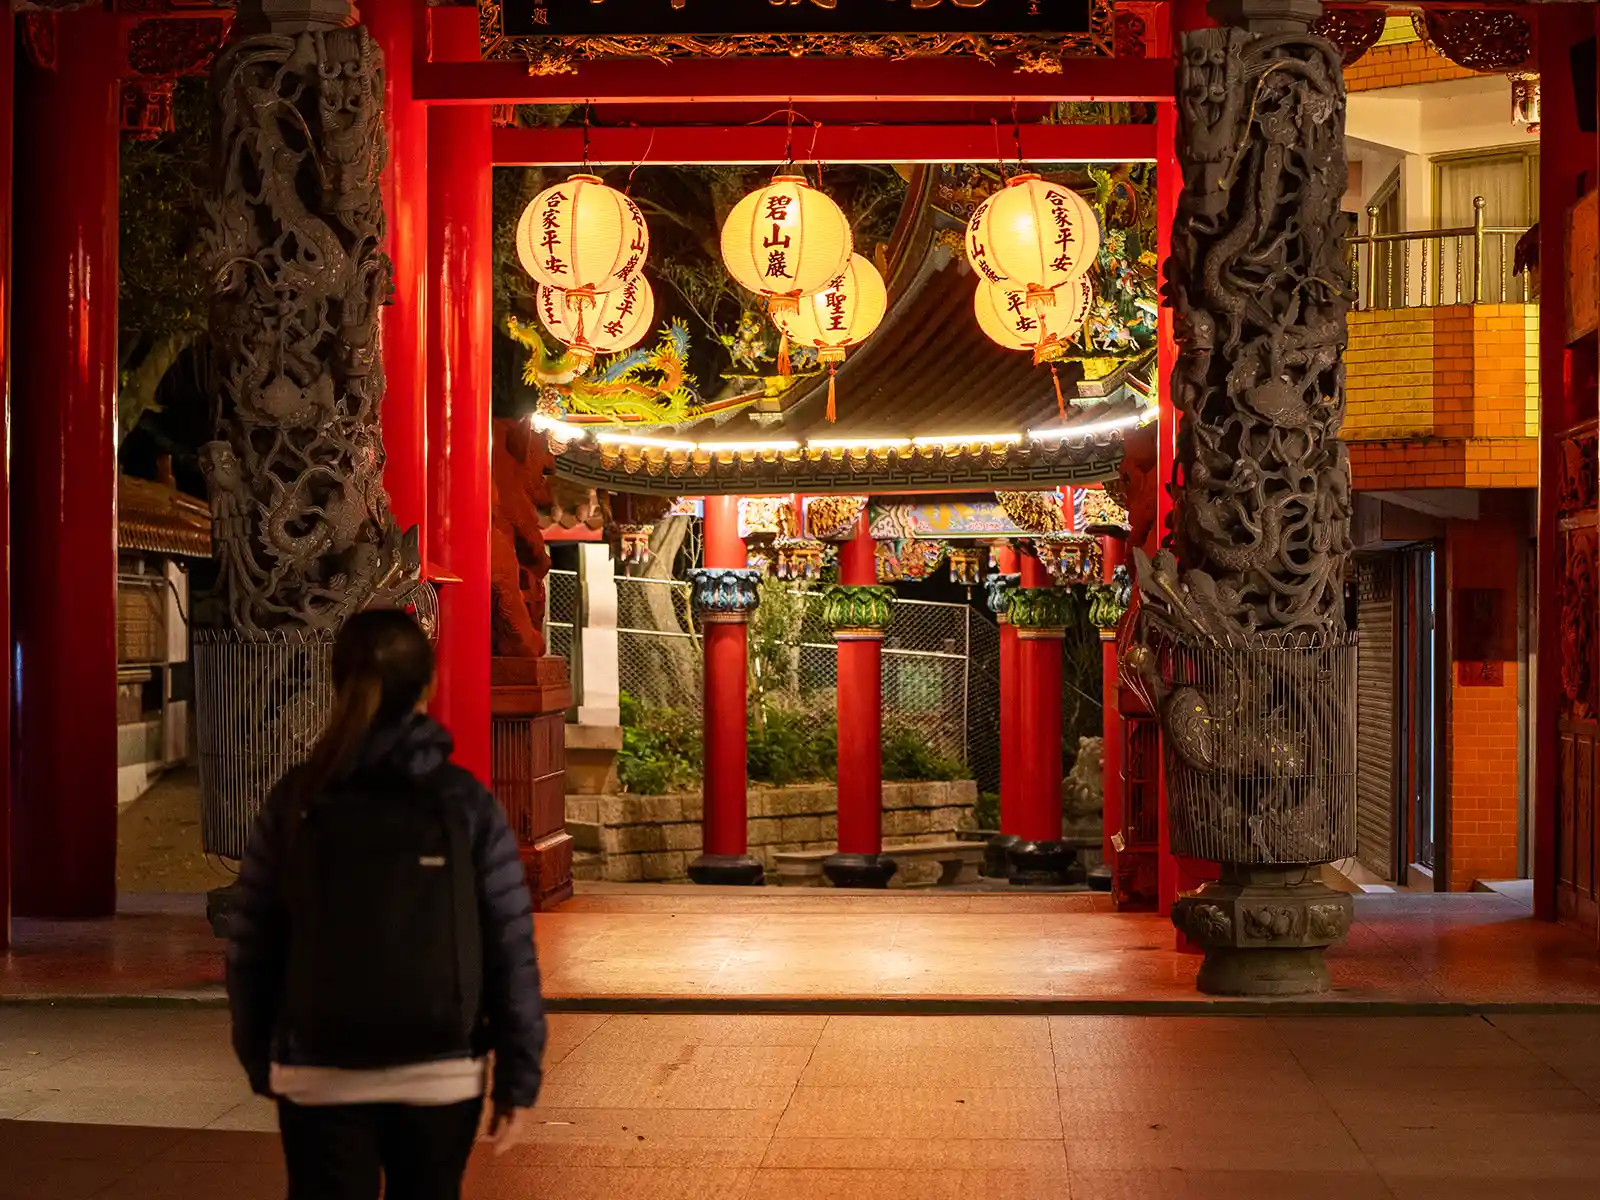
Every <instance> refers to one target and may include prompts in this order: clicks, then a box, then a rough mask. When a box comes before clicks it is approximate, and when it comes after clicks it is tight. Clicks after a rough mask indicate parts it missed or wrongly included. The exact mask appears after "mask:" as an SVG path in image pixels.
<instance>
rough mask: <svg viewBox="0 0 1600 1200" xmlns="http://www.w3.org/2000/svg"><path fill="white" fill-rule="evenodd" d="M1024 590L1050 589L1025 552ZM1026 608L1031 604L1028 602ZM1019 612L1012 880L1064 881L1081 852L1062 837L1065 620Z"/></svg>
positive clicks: (1026, 882)
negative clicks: (1017, 769) (1019, 769)
mask: <svg viewBox="0 0 1600 1200" xmlns="http://www.w3.org/2000/svg"><path fill="white" fill-rule="evenodd" d="M1022 587H1023V589H1024V591H1050V590H1053V589H1054V583H1053V581H1052V580H1051V578H1050V573H1049V572H1048V571H1047V570H1046V569H1045V566H1044V564H1043V563H1042V562H1040V561H1039V559H1038V558H1037V557H1035V556H1034V555H1032V554H1023V556H1022ZM1022 607H1023V610H1026V609H1027V608H1028V607H1029V606H1028V605H1027V604H1026V603H1024V605H1023V606H1022ZM1022 616H1023V613H1022V612H1021V611H1019V612H1014V613H1013V618H1014V619H1017V620H1018V626H1017V675H1018V679H1017V743H1018V750H1019V754H1018V758H1019V760H1020V763H1021V767H1022V777H1021V779H1020V780H1019V781H1018V789H1017V836H1018V837H1020V838H1021V839H1022V840H1021V841H1019V842H1018V843H1017V844H1016V845H1015V846H1013V847H1012V848H1011V852H1010V857H1011V882H1012V883H1014V884H1023V885H1036V884H1050V883H1064V882H1067V880H1068V879H1069V877H1070V873H1071V868H1072V866H1073V865H1074V863H1075V860H1076V855H1074V854H1073V852H1072V851H1070V850H1068V849H1067V848H1066V847H1065V846H1064V845H1063V844H1062V842H1061V780H1062V775H1063V772H1062V766H1061V641H1062V638H1063V637H1064V636H1065V630H1064V628H1063V626H1064V624H1065V622H1064V620H1062V621H1061V622H1060V623H1059V624H1058V623H1057V622H1055V621H1051V620H1046V621H1044V622H1040V621H1039V620H1038V619H1036V618H1033V617H1030V618H1029V619H1028V620H1026V621H1024V620H1021V617H1022Z"/></svg>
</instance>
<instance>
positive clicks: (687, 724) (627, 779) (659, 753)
mask: <svg viewBox="0 0 1600 1200" xmlns="http://www.w3.org/2000/svg"><path fill="white" fill-rule="evenodd" d="M620 708H621V712H622V717H621V721H622V752H621V753H620V754H618V755H617V778H618V779H619V780H620V781H621V782H622V789H623V790H624V791H627V792H633V793H634V794H636V795H641V796H655V795H660V794H661V793H663V792H683V791H692V790H693V789H694V788H695V787H697V786H699V783H700V761H701V747H700V722H699V721H698V720H697V719H695V718H694V717H692V716H689V715H688V714H686V713H682V712H679V711H678V710H677V709H674V708H657V707H654V706H652V705H647V704H641V703H640V702H639V701H638V700H636V699H634V697H632V696H630V695H628V693H626V692H624V693H623V694H622V697H621V701H620Z"/></svg>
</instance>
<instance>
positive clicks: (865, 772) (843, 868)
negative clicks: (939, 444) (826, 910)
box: [823, 509, 895, 887]
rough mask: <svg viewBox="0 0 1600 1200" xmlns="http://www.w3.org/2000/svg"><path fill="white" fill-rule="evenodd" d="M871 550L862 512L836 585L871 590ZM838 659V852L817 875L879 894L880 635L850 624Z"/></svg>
mask: <svg viewBox="0 0 1600 1200" xmlns="http://www.w3.org/2000/svg"><path fill="white" fill-rule="evenodd" d="M877 582H878V556H877V549H876V546H875V544H874V542H873V540H872V534H871V533H870V532H869V530H868V524H867V513H866V510H865V509H863V510H862V512H861V515H860V517H859V518H857V523H856V533H855V536H854V537H853V538H851V539H850V540H849V541H848V542H846V543H844V545H843V546H841V547H840V548H839V583H840V584H841V585H842V586H845V587H873V586H875V585H876V584H877ZM833 636H834V641H835V644H836V645H837V648H838V649H837V653H838V667H837V675H838V696H839V702H838V713H837V719H838V731H839V784H838V796H839V801H838V803H839V842H838V845H839V852H838V853H837V854H835V855H833V856H832V857H830V858H829V859H828V861H827V862H826V863H825V864H824V867H823V869H824V870H825V871H826V872H827V875H828V878H829V879H830V880H832V881H833V883H834V885H835V886H836V887H887V886H888V884H889V880H890V878H892V877H893V875H894V872H895V864H894V861H893V860H892V859H886V858H884V857H883V701H882V687H883V629H882V628H881V627H874V626H873V625H872V624H871V623H870V622H869V621H865V620H863V621H862V622H860V623H859V624H856V623H855V622H853V621H852V623H851V625H847V626H844V627H841V628H838V629H835V630H834V631H833Z"/></svg>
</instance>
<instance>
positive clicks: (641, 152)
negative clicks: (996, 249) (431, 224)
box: [494, 123, 1156, 167]
mask: <svg viewBox="0 0 1600 1200" xmlns="http://www.w3.org/2000/svg"><path fill="white" fill-rule="evenodd" d="M1019 143H1020V145H1021V154H1020V156H1019V154H1018V149H1017V147H1018V144H1019ZM997 147H998V152H997ZM787 149H792V151H793V154H794V157H795V158H796V159H800V160H804V161H807V162H810V161H817V162H826V163H845V162H870V163H879V162H896V163H914V162H940V163H947V162H957V163H963V162H993V161H995V159H996V158H1003V159H1004V160H1005V161H1007V162H1011V161H1014V160H1015V159H1017V158H1018V157H1022V158H1023V159H1024V160H1025V161H1027V162H1140V161H1144V162H1153V161H1155V157H1156V127H1155V126H1154V125H1025V126H1023V127H1022V129H1021V132H1020V135H1019V136H1013V134H1012V131H1011V127H1010V126H1009V125H1006V126H1004V127H1003V128H1002V129H1001V130H1000V133H999V140H998V142H997V141H996V131H995V127H994V126H992V125H989V124H987V123H985V124H983V125H823V126H821V127H820V128H814V127H812V126H809V125H806V126H797V127H796V128H795V130H794V131H793V133H792V134H791V133H790V132H789V131H788V130H786V129H785V128H784V126H783V125H782V124H777V125H715V126H708V125H676V126H656V127H642V126H641V127H637V128H625V129H624V128H607V129H594V128H591V129H590V130H589V131H588V138H587V146H586V145H585V137H584V131H583V130H582V129H580V128H576V127H573V126H566V127H563V128H561V129H496V130H495V131H494V161H495V165H496V166H502V167H508V166H551V165H557V164H560V165H575V164H578V163H582V162H584V161H588V162H589V163H592V164H596V165H600V164H607V163H614V164H628V163H640V162H648V163H676V164H690V163H781V162H783V161H785V159H786V158H787V157H788V155H787V154H786V150H787ZM586 150H587V155H586V153H585V151H586Z"/></svg>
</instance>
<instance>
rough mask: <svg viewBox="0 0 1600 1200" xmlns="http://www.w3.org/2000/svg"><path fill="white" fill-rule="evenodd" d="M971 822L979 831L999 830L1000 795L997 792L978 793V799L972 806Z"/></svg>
mask: <svg viewBox="0 0 1600 1200" xmlns="http://www.w3.org/2000/svg"><path fill="white" fill-rule="evenodd" d="M972 821H973V824H974V825H975V826H977V828H979V829H987V830H991V831H992V830H996V829H999V828H1000V794H999V793H998V792H979V793H978V798H977V800H976V801H974V802H973V805H972Z"/></svg>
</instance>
